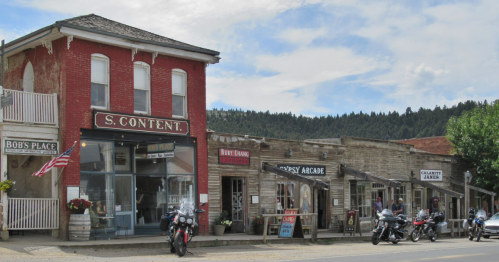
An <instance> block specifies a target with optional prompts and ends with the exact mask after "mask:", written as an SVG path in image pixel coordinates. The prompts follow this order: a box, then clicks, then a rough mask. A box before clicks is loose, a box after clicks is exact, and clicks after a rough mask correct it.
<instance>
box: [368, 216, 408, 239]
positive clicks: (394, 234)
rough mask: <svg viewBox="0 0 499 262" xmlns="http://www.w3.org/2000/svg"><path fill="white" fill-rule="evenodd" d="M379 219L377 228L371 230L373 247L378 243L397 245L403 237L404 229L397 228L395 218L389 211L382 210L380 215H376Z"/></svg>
mask: <svg viewBox="0 0 499 262" xmlns="http://www.w3.org/2000/svg"><path fill="white" fill-rule="evenodd" d="M377 217H378V218H379V219H378V221H377V227H376V228H375V229H374V230H373V234H372V237H371V242H372V243H373V245H377V244H379V242H381V241H382V240H383V241H386V242H392V243H393V244H398V242H399V241H400V240H401V239H402V238H403V237H404V228H403V227H402V228H401V227H400V226H399V223H398V222H397V218H396V217H394V216H393V212H392V211H391V210H389V209H384V210H383V211H381V213H379V214H377Z"/></svg>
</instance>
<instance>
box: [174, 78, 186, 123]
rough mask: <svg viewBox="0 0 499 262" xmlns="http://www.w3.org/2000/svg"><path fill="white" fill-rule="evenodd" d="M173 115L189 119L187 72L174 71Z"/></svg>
mask: <svg viewBox="0 0 499 262" xmlns="http://www.w3.org/2000/svg"><path fill="white" fill-rule="evenodd" d="M172 115H173V116H174V117H182V118H187V72H185V71H184V70H181V69H173V71H172Z"/></svg>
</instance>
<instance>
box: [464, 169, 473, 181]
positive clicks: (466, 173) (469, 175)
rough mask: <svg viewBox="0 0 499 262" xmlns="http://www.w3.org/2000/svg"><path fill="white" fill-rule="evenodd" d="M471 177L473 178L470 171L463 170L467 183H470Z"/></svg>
mask: <svg viewBox="0 0 499 262" xmlns="http://www.w3.org/2000/svg"><path fill="white" fill-rule="evenodd" d="M472 178H473V175H472V174H471V172H470V171H466V172H464V180H465V181H466V183H467V184H469V183H471V179H472Z"/></svg>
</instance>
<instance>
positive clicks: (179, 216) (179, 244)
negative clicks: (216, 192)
mask: <svg viewBox="0 0 499 262" xmlns="http://www.w3.org/2000/svg"><path fill="white" fill-rule="evenodd" d="M205 204H206V203H201V205H199V207H202V206H204V205H205ZM190 205H191V204H190V203H187V204H182V205H181V206H180V209H179V210H175V211H171V212H166V215H164V216H162V217H161V223H160V229H161V230H163V231H166V237H167V241H168V243H169V244H170V252H171V253H176V254H177V256H179V257H182V256H184V255H185V253H186V252H187V243H188V242H190V241H191V240H192V238H193V237H195V236H196V235H197V234H198V231H199V225H198V224H197V223H196V221H195V220H194V214H199V213H204V212H205V210H204V209H194V210H192V208H191V207H190Z"/></svg>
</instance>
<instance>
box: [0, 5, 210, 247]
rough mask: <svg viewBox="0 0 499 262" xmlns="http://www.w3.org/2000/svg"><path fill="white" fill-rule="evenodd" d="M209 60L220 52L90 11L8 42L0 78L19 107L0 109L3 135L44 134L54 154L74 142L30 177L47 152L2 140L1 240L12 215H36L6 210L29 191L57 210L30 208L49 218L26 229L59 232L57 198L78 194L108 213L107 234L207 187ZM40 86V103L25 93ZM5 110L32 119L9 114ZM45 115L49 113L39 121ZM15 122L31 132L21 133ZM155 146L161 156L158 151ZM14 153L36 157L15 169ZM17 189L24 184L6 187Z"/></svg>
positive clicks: (204, 220) (144, 223) (138, 226)
mask: <svg viewBox="0 0 499 262" xmlns="http://www.w3.org/2000/svg"><path fill="white" fill-rule="evenodd" d="M219 59H220V58H219V52H216V51H212V50H208V49H204V48H200V47H197V46H193V45H189V44H186V43H183V42H179V41H176V40H173V39H170V38H167V37H163V36H160V35H156V34H153V33H150V32H147V31H144V30H141V29H137V28H134V27H131V26H128V25H125V24H121V23H118V22H115V21H112V20H109V19H106V18H103V17H100V16H97V15H93V14H91V15H87V16H80V17H75V18H72V19H67V20H63V21H57V22H55V23H54V24H53V25H50V26H47V27H44V28H42V29H40V30H38V31H35V32H33V33H31V34H29V35H26V36H24V37H21V38H19V39H17V40H14V41H12V42H10V43H7V44H6V46H5V62H6V63H5V64H6V65H5V83H4V86H3V88H4V91H5V93H6V94H8V93H16V94H18V97H20V99H18V100H15V99H14V103H13V105H11V106H10V107H12V106H18V107H21V108H22V110H24V111H22V112H21V111H15V110H10V109H9V108H10V107H9V106H7V107H4V108H3V112H2V114H3V116H4V118H3V120H4V122H3V123H2V125H3V126H4V129H5V126H14V127H12V128H10V129H11V131H9V133H4V132H3V131H2V141H4V140H5V139H7V140H8V139H10V140H12V139H16V140H24V139H30V140H33V141H45V140H47V141H51V142H55V143H57V144H58V147H59V149H58V153H59V154H60V153H62V152H64V151H65V150H67V149H68V148H70V147H71V146H72V145H73V144H74V143H75V141H76V146H75V149H74V151H73V153H72V155H71V158H70V161H69V164H68V165H67V167H66V168H64V170H63V171H62V173H60V171H61V170H60V169H59V170H54V171H53V172H52V173H51V174H47V175H45V176H44V177H41V178H39V177H32V176H31V174H32V173H33V172H34V171H36V170H37V169H39V168H40V167H41V166H42V165H43V164H44V163H45V162H46V161H48V160H50V157H47V156H43V157H42V156H36V157H32V156H29V154H30V153H29V152H24V153H19V152H18V155H13V154H4V151H3V150H2V162H1V168H2V174H4V173H5V175H2V176H1V179H2V181H3V180H5V179H7V178H8V179H11V180H15V181H16V185H15V187H14V191H11V193H9V194H7V193H4V192H2V194H1V197H2V206H3V212H2V214H3V219H2V222H3V223H2V238H8V234H6V230H8V229H9V227H10V228H11V229H12V225H14V224H16V223H18V222H20V221H24V222H26V223H34V225H36V223H37V221H38V220H40V219H39V218H35V217H32V216H29V215H16V214H17V212H14V210H22V211H23V212H28V213H29V212H33V211H32V210H25V209H26V208H27V206H28V205H29V203H31V202H36V201H37V200H36V198H33V197H39V198H44V199H52V200H54V201H55V202H52V203H51V205H52V206H53V205H58V208H57V209H56V210H57V211H58V212H55V213H54V211H50V212H52V213H51V215H50V216H49V215H48V214H45V213H43V214H41V215H40V217H43V216H44V215H46V216H45V217H50V220H53V221H52V222H53V223H52V224H51V225H50V226H48V227H37V226H29V227H28V226H25V228H29V229H53V230H55V231H53V234H54V235H57V234H58V235H59V237H60V238H63V239H65V238H67V236H68V233H67V229H68V220H69V213H68V210H67V209H66V207H65V205H66V203H67V202H68V200H69V199H68V197H69V198H72V197H75V196H79V197H81V198H86V199H88V200H89V201H91V202H92V203H93V204H94V206H96V207H97V209H96V211H97V212H98V213H99V215H101V216H109V217H114V219H112V220H110V221H109V222H108V225H107V226H108V227H109V230H108V232H112V231H114V229H115V227H116V225H117V224H121V225H127V226H128V233H129V234H149V233H153V232H157V230H158V223H159V219H160V216H161V215H162V214H164V212H165V210H166V208H167V206H175V205H179V204H180V203H181V202H185V201H187V202H195V203H198V202H199V195H200V194H201V195H203V194H207V190H208V189H207V177H208V167H207V145H206V67H207V66H208V64H214V63H218V61H219ZM40 94H50V97H49V98H47V99H46V100H47V101H50V103H52V104H51V107H50V108H46V107H47V106H46V105H47V103H46V102H43V101H45V100H43V101H42V100H40V99H41V98H30V97H31V96H36V95H40ZM30 99H32V100H30ZM33 99H34V100H33ZM36 99H38V100H36ZM35 100H36V101H35ZM28 105H31V106H28ZM42 109H43V110H45V111H46V112H45V111H41V110H42ZM9 110H10V111H9ZM7 113H9V114H21V115H26V114H28V115H29V114H34V115H37V116H38V118H39V119H40V120H36V121H31V120H27V119H21V120H20V121H17V120H16V121H12V120H9V119H10V118H9V119H8V118H6V116H7V115H6V114H7ZM0 115H1V114H0ZM49 115H50V116H51V117H52V119H51V122H50V123H49V122H47V121H45V122H44V120H43V119H45V118H47V119H48V118H49ZM8 116H9V117H10V115H8ZM41 129H44V130H41ZM45 129H47V130H50V132H47V130H45ZM16 130H17V132H19V133H16ZM26 130H35V131H36V132H35V133H36V134H40V135H39V136H36V134H35V135H32V136H25V135H23V132H25V131H26ZM32 133H33V132H32ZM47 134H51V135H50V137H48V136H47ZM151 145H156V146H157V147H154V146H151ZM148 146H149V148H148ZM3 147H4V143H3V142H2V148H3ZM164 152H167V155H168V157H167V158H165V157H166V156H161V154H159V155H158V153H164ZM153 154H156V155H153ZM46 155H50V154H46ZM51 155H52V158H53V157H54V154H51ZM25 156H29V157H28V158H34V159H35V160H36V161H34V162H33V163H32V165H30V168H23V167H21V162H22V161H23V159H24V158H25ZM14 160H16V162H15V163H16V164H15V165H14ZM41 181H43V183H42V182H41ZM27 185H29V186H27ZM37 185H39V186H37ZM40 187H42V188H40ZM21 188H23V189H22V190H23V194H17V193H15V192H20V191H18V190H21ZM68 189H69V190H68ZM24 191H26V192H24ZM31 191H37V192H44V193H39V194H38V195H36V196H35V195H34V194H32V193H30V192H31ZM13 192H14V193H13ZM28 195H32V198H30V199H29V200H27V199H25V198H26V196H28ZM8 197H9V198H8ZM14 200H15V201H14ZM57 200H58V201H57ZM16 201H17V202H16ZM29 201H31V202H29ZM18 202H19V203H21V204H16V203H18ZM9 209H10V210H9ZM43 209H44V210H49V209H50V208H47V207H43ZM39 210H40V209H39ZM38 212H41V211H38ZM43 212H45V211H43ZM47 212H48V211H47ZM19 214H24V213H22V212H21V213H19ZM37 219H38V220H37ZM56 220H58V221H56ZM24 222H23V223H24ZM57 222H59V223H58V225H57V226H54V225H55V224H57ZM21 224H22V223H21ZM199 224H200V225H201V228H200V230H201V231H203V230H205V231H207V230H208V227H207V226H205V227H203V225H207V224H208V216H207V215H200V216H199ZM20 229H23V228H20ZM57 229H59V232H58V231H57Z"/></svg>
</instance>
